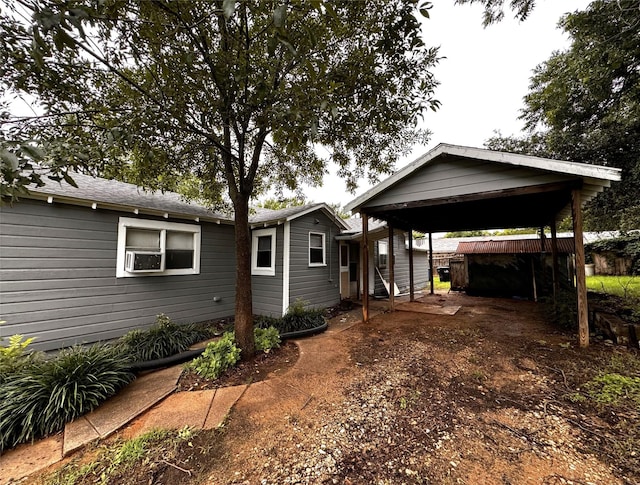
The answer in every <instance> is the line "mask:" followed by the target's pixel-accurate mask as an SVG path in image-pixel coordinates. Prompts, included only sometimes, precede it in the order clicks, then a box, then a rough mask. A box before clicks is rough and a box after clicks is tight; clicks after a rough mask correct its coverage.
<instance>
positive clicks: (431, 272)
mask: <svg viewBox="0 0 640 485" xmlns="http://www.w3.org/2000/svg"><path fill="white" fill-rule="evenodd" d="M429 286H430V287H431V291H430V293H431V294H432V295H433V240H432V238H431V232H429Z"/></svg>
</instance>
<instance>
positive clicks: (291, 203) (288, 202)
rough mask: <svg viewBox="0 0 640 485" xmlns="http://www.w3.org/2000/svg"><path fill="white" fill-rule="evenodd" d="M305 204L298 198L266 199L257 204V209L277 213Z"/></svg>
mask: <svg viewBox="0 0 640 485" xmlns="http://www.w3.org/2000/svg"><path fill="white" fill-rule="evenodd" d="M306 203H307V202H306V201H305V200H304V199H300V198H298V197H284V198H280V199H266V200H264V201H262V202H259V203H258V207H262V208H264V209H271V210H274V211H277V210H280V209H286V208H288V207H296V206H299V205H305V204H306Z"/></svg>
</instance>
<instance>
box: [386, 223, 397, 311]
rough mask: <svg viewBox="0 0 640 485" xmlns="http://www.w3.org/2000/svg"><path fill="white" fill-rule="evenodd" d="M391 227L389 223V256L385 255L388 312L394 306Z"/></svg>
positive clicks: (394, 282)
mask: <svg viewBox="0 0 640 485" xmlns="http://www.w3.org/2000/svg"><path fill="white" fill-rule="evenodd" d="M393 255H394V251H393V226H392V225H391V224H390V223H389V254H388V255H387V258H388V260H387V264H388V265H389V310H391V311H394V310H395V305H396V292H395V291H394V288H395V286H396V280H395V274H394V266H395V258H394V257H393Z"/></svg>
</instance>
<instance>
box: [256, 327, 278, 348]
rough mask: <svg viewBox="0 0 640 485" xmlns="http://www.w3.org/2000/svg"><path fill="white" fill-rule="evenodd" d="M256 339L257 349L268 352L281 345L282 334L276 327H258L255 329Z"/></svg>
mask: <svg viewBox="0 0 640 485" xmlns="http://www.w3.org/2000/svg"><path fill="white" fill-rule="evenodd" d="M253 333H254V335H255V339H256V350H257V351H259V352H261V351H262V352H266V351H269V350H271V349H277V348H278V347H280V334H279V332H278V329H277V328H275V327H269V328H256V329H254V330H253Z"/></svg>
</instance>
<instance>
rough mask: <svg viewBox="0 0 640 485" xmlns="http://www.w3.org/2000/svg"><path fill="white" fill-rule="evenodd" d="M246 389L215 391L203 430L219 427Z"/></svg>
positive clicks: (234, 388) (236, 388)
mask: <svg viewBox="0 0 640 485" xmlns="http://www.w3.org/2000/svg"><path fill="white" fill-rule="evenodd" d="M247 387H248V386H246V385H243V386H233V387H222V388H220V389H216V394H215V396H214V397H213V401H212V402H211V407H210V408H209V413H208V414H207V419H206V420H205V422H204V426H203V428H204V429H214V428H217V427H218V426H220V425H221V424H222V423H223V422H224V419H225V418H226V417H227V414H229V411H230V410H231V409H232V408H233V406H234V405H235V404H236V402H238V399H240V397H242V396H243V395H244V393H245V391H246V390H247ZM181 394H185V393H181Z"/></svg>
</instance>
